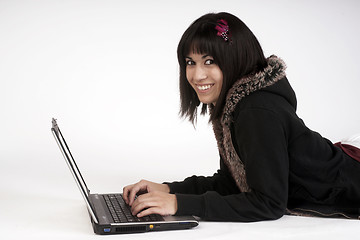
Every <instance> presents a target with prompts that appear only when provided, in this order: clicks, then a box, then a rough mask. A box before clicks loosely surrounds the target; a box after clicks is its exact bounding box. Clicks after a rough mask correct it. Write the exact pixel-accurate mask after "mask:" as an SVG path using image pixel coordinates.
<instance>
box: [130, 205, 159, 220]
mask: <svg viewBox="0 0 360 240" xmlns="http://www.w3.org/2000/svg"><path fill="white" fill-rule="evenodd" d="M151 214H160V215H163V214H162V209H161V208H160V207H151V208H147V209H144V210H143V211H141V212H139V213H138V214H137V215H136V216H137V217H139V218H141V217H145V216H148V215H151Z"/></svg>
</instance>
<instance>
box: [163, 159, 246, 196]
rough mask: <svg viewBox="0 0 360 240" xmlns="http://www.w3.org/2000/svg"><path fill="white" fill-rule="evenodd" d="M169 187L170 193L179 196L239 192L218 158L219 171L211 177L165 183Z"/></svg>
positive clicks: (195, 177)
mask: <svg viewBox="0 0 360 240" xmlns="http://www.w3.org/2000/svg"><path fill="white" fill-rule="evenodd" d="M166 184H168V185H169V187H170V193H179V194H195V195H199V194H204V193H206V192H208V191H215V192H218V193H219V194H220V195H228V194H231V193H234V192H239V189H238V188H237V186H236V184H235V182H234V180H233V179H232V177H231V175H230V173H229V170H228V168H227V167H226V165H225V164H224V162H223V160H222V159H221V158H220V169H219V170H218V171H217V173H215V174H214V175H213V176H210V177H203V176H191V177H188V178H186V179H185V180H184V181H181V182H172V183H166Z"/></svg>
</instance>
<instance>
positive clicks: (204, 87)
mask: <svg viewBox="0 0 360 240" xmlns="http://www.w3.org/2000/svg"><path fill="white" fill-rule="evenodd" d="M211 86H212V85H211V84H209V85H203V86H197V88H198V89H199V90H207V89H209V88H211Z"/></svg>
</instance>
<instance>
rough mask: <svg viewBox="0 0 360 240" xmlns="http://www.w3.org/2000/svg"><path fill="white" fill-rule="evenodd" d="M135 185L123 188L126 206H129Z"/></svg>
mask: <svg viewBox="0 0 360 240" xmlns="http://www.w3.org/2000/svg"><path fill="white" fill-rule="evenodd" d="M132 186H133V185H129V186H126V187H124V188H123V198H124V201H125V202H126V204H129V192H130V189H131V187H132Z"/></svg>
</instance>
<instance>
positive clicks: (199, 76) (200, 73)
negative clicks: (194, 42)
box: [194, 66, 207, 81]
mask: <svg viewBox="0 0 360 240" xmlns="http://www.w3.org/2000/svg"><path fill="white" fill-rule="evenodd" d="M206 78H207V72H206V69H204V67H203V66H196V68H195V69H194V80H195V81H201V80H204V79H206Z"/></svg>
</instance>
